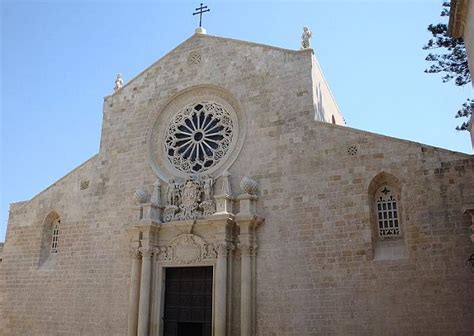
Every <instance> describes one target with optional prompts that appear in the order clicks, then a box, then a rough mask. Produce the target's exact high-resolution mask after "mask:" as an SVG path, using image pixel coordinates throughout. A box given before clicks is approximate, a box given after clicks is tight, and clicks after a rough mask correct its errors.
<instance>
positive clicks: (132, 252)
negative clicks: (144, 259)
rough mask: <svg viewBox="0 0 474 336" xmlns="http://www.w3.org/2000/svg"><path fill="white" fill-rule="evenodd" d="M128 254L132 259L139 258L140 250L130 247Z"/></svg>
mask: <svg viewBox="0 0 474 336" xmlns="http://www.w3.org/2000/svg"><path fill="white" fill-rule="evenodd" d="M130 255H131V256H132V259H140V256H141V254H140V251H139V249H138V248H135V247H131V248H130Z"/></svg>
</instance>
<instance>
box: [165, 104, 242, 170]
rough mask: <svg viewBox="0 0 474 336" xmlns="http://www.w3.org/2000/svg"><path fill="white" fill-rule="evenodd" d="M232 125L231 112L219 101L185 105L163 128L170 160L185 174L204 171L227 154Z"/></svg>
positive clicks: (231, 135)
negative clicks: (165, 127) (166, 127)
mask: <svg viewBox="0 0 474 336" xmlns="http://www.w3.org/2000/svg"><path fill="white" fill-rule="evenodd" d="M233 128H234V122H233V120H232V118H231V115H230V114H229V112H228V111H227V110H226V109H225V108H224V106H222V105H221V104H219V103H216V102H209V101H205V102H200V103H196V104H191V105H188V106H186V107H185V108H183V109H182V110H181V111H180V112H178V113H177V114H176V115H175V116H174V117H173V118H172V120H171V122H170V124H169V126H168V129H167V130H166V136H165V153H166V155H167V158H168V161H169V163H170V164H171V165H172V166H173V167H174V168H176V169H177V170H179V171H181V172H183V173H186V174H196V173H202V172H205V171H206V170H208V169H210V168H211V167H213V166H215V165H216V164H217V163H218V162H219V161H220V160H221V159H222V158H223V157H224V156H225V155H226V153H227V151H228V150H229V147H230V144H231V143H232V137H233Z"/></svg>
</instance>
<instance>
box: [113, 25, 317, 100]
mask: <svg viewBox="0 0 474 336" xmlns="http://www.w3.org/2000/svg"><path fill="white" fill-rule="evenodd" d="M193 38H212V39H217V40H222V41H232V42H235V43H240V44H246V45H250V46H254V47H263V48H267V49H273V50H278V51H282V52H287V53H292V54H298V53H301V52H308V51H310V52H312V53H313V49H311V48H307V49H301V50H293V49H285V48H281V47H275V46H271V45H268V44H263V43H257V42H250V41H244V40H238V39H234V38H229V37H221V36H215V35H208V34H200V33H195V34H193V35H191V36H190V37H188V38H187V39H186V40H184V41H183V42H181V43H180V44H178V45H177V46H176V47H174V48H173V49H171V50H170V51H168V52H167V53H166V54H164V55H163V56H162V57H160V58H159V59H158V60H156V61H155V62H153V63H152V64H151V65H150V66H148V67H147V68H145V69H144V70H143V71H141V72H140V73H138V74H137V75H136V76H134V77H133V78H132V79H130V80H129V81H128V82H127V83H126V84H125V85H124V86H122V87H121V88H120V89H119V90H117V91H115V92H114V93H112V94H110V95H107V96H105V97H104V99H107V98H109V97H112V96H114V95H116V94H117V93H119V92H121V91H122V90H123V88H125V87H127V86H129V85H130V84H131V83H132V82H133V81H134V80H135V79H137V78H138V77H140V76H141V75H142V74H144V73H145V72H147V71H148V70H150V69H151V68H153V67H154V66H155V65H156V64H158V63H159V62H160V61H161V60H162V59H164V58H166V57H167V56H168V55H169V54H171V53H173V52H174V51H175V50H176V49H178V48H179V47H181V46H182V45H184V44H185V43H187V42H188V41H190V40H192V39H193Z"/></svg>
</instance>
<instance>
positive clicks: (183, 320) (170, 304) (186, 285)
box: [163, 266, 212, 336]
mask: <svg viewBox="0 0 474 336" xmlns="http://www.w3.org/2000/svg"><path fill="white" fill-rule="evenodd" d="M163 319H164V328H163V335H164V336H201V335H202V336H211V334H212V331H211V327H212V266H209V267H169V268H166V271H165V309H164V318H163Z"/></svg>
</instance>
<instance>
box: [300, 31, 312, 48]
mask: <svg viewBox="0 0 474 336" xmlns="http://www.w3.org/2000/svg"><path fill="white" fill-rule="evenodd" d="M312 36H313V33H311V31H310V30H309V28H308V27H303V34H301V49H308V48H310V45H311V42H310V40H311V37H312Z"/></svg>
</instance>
